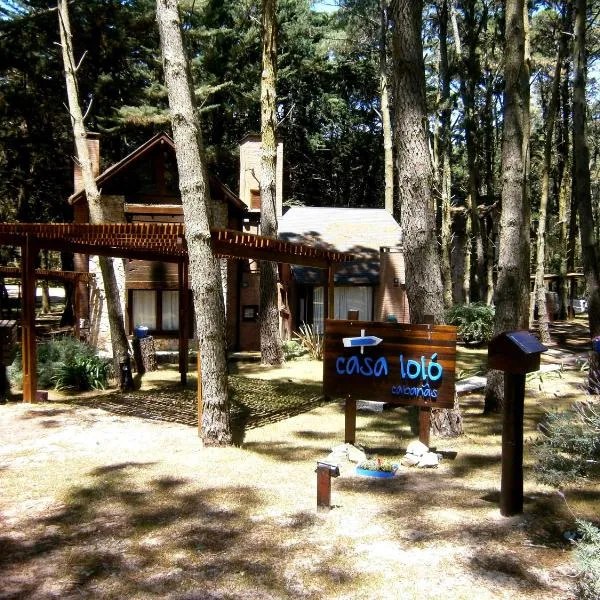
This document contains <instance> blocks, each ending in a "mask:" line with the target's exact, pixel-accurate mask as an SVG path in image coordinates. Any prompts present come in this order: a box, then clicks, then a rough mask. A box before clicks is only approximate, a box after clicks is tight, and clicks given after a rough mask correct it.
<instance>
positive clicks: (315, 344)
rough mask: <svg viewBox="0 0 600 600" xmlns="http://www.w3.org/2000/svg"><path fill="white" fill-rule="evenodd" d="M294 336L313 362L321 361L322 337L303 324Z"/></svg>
mask: <svg viewBox="0 0 600 600" xmlns="http://www.w3.org/2000/svg"><path fill="white" fill-rule="evenodd" d="M294 335H295V336H296V337H297V338H298V340H299V341H300V344H302V346H303V347H304V348H305V350H306V351H307V352H308V354H309V355H310V357H311V358H312V359H313V360H323V335H322V334H321V333H319V332H318V331H317V330H316V329H315V328H314V327H313V326H311V325H308V324H307V323H303V324H302V325H301V326H300V331H297V332H295V333H294Z"/></svg>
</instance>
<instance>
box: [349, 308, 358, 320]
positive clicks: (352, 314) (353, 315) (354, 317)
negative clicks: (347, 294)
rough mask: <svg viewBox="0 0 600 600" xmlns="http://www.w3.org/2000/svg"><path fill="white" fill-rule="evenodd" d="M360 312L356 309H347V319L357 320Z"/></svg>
mask: <svg viewBox="0 0 600 600" xmlns="http://www.w3.org/2000/svg"><path fill="white" fill-rule="evenodd" d="M359 315H360V312H359V311H358V310H349V311H348V316H347V319H348V321H358V317H359Z"/></svg>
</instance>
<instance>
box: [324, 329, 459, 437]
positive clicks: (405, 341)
mask: <svg viewBox="0 0 600 600" xmlns="http://www.w3.org/2000/svg"><path fill="white" fill-rule="evenodd" d="M455 364H456V327H452V326H449V325H432V324H427V325H406V324H401V323H381V322H373V321H358V322H357V321H350V320H348V321H340V320H331V319H327V320H326V321H325V357H324V361H323V392H324V394H325V395H327V396H330V397H338V398H345V400H346V410H345V441H346V442H349V443H354V442H355V438H356V401H357V400H377V401H380V402H387V403H390V404H398V405H401V406H418V407H419V408H420V409H423V410H420V418H419V421H420V436H419V437H420V438H421V441H423V443H426V442H425V441H424V439H426V440H427V445H428V442H429V422H430V421H429V419H430V416H431V412H430V409H431V408H453V407H454V393H455V391H454V380H455ZM425 427H426V428H427V432H426V433H425V431H424V429H425Z"/></svg>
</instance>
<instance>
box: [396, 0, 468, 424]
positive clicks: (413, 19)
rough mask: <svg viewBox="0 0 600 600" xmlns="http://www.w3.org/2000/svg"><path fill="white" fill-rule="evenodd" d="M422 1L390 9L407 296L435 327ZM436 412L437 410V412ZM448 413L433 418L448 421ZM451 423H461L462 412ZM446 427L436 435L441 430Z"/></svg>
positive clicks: (437, 288)
mask: <svg viewBox="0 0 600 600" xmlns="http://www.w3.org/2000/svg"><path fill="white" fill-rule="evenodd" d="M422 10H423V2H422V1H420V2H415V1H413V0H397V1H396V2H394V4H393V6H392V11H393V19H394V22H395V27H394V33H393V63H394V70H393V73H394V98H395V116H396V119H395V130H394V140H395V143H396V150H397V153H396V155H397V159H398V196H399V206H397V210H396V215H398V214H399V215H400V223H401V225H402V231H404V232H406V235H405V236H404V257H405V261H406V291H407V294H408V302H409V306H410V316H411V321H412V322H413V323H423V322H424V317H425V315H432V316H433V318H434V322H435V323H443V321H444V304H443V296H442V285H441V271H440V258H439V253H438V250H437V247H436V246H437V239H436V228H435V201H434V198H433V194H432V177H433V173H432V166H431V155H430V153H429V147H428V144H427V129H426V127H427V114H426V110H425V69H424V63H423V46H422V39H421V21H422ZM434 412H436V411H434ZM445 412H446V411H439V412H438V413H437V414H436V415H434V414H432V423H434V425H433V426H434V429H435V428H436V424H435V422H436V419H445V416H446V415H445ZM456 412H457V413H458V414H457V415H456V416H455V417H452V418H448V419H447V420H448V422H452V423H455V424H456V429H455V431H456V433H455V435H459V431H458V424H459V423H460V422H461V418H460V412H459V411H458V409H457V410H456ZM443 429H444V428H443V426H440V427H437V430H439V431H441V430H443Z"/></svg>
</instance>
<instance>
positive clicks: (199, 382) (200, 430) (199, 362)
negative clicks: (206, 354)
mask: <svg viewBox="0 0 600 600" xmlns="http://www.w3.org/2000/svg"><path fill="white" fill-rule="evenodd" d="M197 357H198V358H197V362H198V365H197V368H198V435H199V436H200V437H202V413H203V412H204V406H203V404H202V360H201V359H202V357H201V356H200V340H198V354H197Z"/></svg>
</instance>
